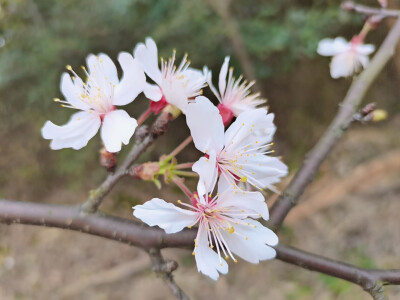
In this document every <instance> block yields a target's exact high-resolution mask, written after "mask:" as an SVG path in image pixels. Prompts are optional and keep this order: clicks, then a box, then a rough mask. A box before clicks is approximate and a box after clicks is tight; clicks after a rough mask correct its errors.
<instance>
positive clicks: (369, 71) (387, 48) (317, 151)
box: [269, 19, 400, 230]
mask: <svg viewBox="0 0 400 300" xmlns="http://www.w3.org/2000/svg"><path fill="white" fill-rule="evenodd" d="M399 40H400V19H398V20H397V21H396V23H395V25H394V26H393V27H392V29H391V30H390V32H389V34H388V36H387V37H386V39H385V40H384V42H383V43H382V46H381V47H380V49H379V51H378V52H377V53H376V54H375V56H374V58H373V59H372V60H371V63H370V64H369V66H368V68H366V69H365V70H364V71H363V72H362V73H361V74H360V75H359V76H358V77H357V79H356V80H355V81H354V83H353V84H352V85H351V87H350V89H349V91H348V92H347V95H346V97H345V98H344V100H343V102H342V103H341V105H340V109H339V111H338V113H337V115H336V117H335V118H334V120H333V121H332V123H331V125H330V126H329V128H328V129H327V130H326V131H325V133H324V134H323V136H322V137H321V138H320V139H319V141H318V142H317V144H316V145H315V146H314V148H313V149H312V150H311V151H310V152H309V154H307V156H306V159H305V160H304V161H303V164H302V166H301V168H300V169H299V170H298V171H297V173H296V175H295V176H294V178H293V179H292V181H291V182H290V183H289V186H288V187H287V188H286V190H285V191H284V192H283V194H282V195H281V196H280V197H279V198H278V200H277V201H276V202H275V203H274V205H273V206H272V208H271V218H270V222H269V224H270V226H271V227H272V228H274V229H276V230H277V229H279V228H280V226H281V224H282V222H283V220H284V219H285V217H286V216H287V214H288V213H289V211H290V210H291V209H292V208H293V207H294V206H295V205H296V204H297V201H298V199H299V197H300V196H301V195H302V194H303V192H304V190H305V188H306V187H307V186H308V185H309V184H310V183H311V181H312V180H313V178H314V176H315V174H316V172H317V170H318V169H319V167H320V165H321V164H322V162H323V161H324V160H325V159H326V157H327V156H328V154H329V153H330V152H331V150H332V149H333V147H334V146H335V144H336V143H337V142H338V141H339V140H340V138H341V137H342V135H343V133H344V132H345V130H346V129H347V127H348V126H349V124H350V123H351V122H352V119H353V115H354V113H355V112H356V111H357V109H358V107H359V105H360V103H361V101H362V100H363V98H364V96H365V94H366V93H367V91H368V89H369V88H370V86H371V85H372V83H373V82H374V80H375V79H376V78H377V76H378V74H379V73H380V72H381V70H382V69H383V67H384V66H385V64H386V63H387V62H388V60H389V59H390V58H391V57H392V55H393V54H394V51H395V47H396V44H397V43H398V41H399Z"/></svg>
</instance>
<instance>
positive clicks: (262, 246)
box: [221, 219, 278, 264]
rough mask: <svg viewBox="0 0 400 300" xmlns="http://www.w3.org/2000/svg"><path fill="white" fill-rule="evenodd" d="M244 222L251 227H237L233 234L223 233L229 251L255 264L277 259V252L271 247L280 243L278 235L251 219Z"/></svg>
mask: <svg viewBox="0 0 400 300" xmlns="http://www.w3.org/2000/svg"><path fill="white" fill-rule="evenodd" d="M244 221H245V222H247V223H248V224H249V225H247V224H237V225H235V226H234V230H235V231H234V232H233V233H232V234H230V233H229V232H227V231H221V234H222V236H223V238H224V240H225V241H226V243H227V244H228V247H229V249H230V250H231V251H232V252H233V253H234V254H236V255H238V256H239V257H241V258H242V259H244V260H246V261H248V262H250V263H253V264H257V263H259V262H260V261H263V260H268V259H273V258H275V256H276V251H275V249H273V248H272V247H270V246H274V245H276V244H277V243H278V237H277V236H276V234H275V233H274V232H273V231H272V230H270V229H268V228H267V227H264V226H263V225H262V224H261V223H259V222H257V221H254V220H251V219H247V220H244ZM254 226H255V227H254Z"/></svg>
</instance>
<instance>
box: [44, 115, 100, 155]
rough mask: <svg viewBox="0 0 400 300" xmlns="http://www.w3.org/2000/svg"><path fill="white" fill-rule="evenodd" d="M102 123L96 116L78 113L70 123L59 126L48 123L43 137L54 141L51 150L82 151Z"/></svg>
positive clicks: (45, 125)
mask: <svg viewBox="0 0 400 300" xmlns="http://www.w3.org/2000/svg"><path fill="white" fill-rule="evenodd" d="M100 124H101V121H100V117H99V116H98V115H96V114H90V113H88V112H78V113H75V114H73V115H72V116H71V119H70V120H69V122H68V123H67V124H65V125H63V126H58V125H55V124H53V123H52V122H50V121H47V122H46V123H45V124H44V126H43V128H42V136H43V138H45V139H48V140H52V141H51V143H50V148H51V149H53V150H59V149H63V148H73V149H75V150H78V149H81V148H83V147H85V146H86V145H87V143H88V142H89V140H90V139H91V138H92V137H93V136H94V135H95V134H96V133H97V131H98V130H99V127H100Z"/></svg>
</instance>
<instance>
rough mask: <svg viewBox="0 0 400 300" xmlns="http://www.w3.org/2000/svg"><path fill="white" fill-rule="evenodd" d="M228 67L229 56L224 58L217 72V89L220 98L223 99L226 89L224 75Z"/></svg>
mask: <svg viewBox="0 0 400 300" xmlns="http://www.w3.org/2000/svg"><path fill="white" fill-rule="evenodd" d="M228 67H229V56H227V57H225V60H224V63H223V64H222V67H221V71H219V81H218V88H219V93H220V94H221V97H222V98H223V97H224V94H225V89H226V75H227V74H228Z"/></svg>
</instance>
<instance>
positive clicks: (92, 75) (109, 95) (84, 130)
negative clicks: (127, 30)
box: [42, 52, 146, 152]
mask: <svg viewBox="0 0 400 300" xmlns="http://www.w3.org/2000/svg"><path fill="white" fill-rule="evenodd" d="M118 61H119V63H120V65H121V67H122V70H123V72H124V76H123V77H122V79H121V81H119V79H118V73H117V68H116V67H115V65H114V63H113V62H112V60H111V59H110V57H108V56H107V55H106V54H99V55H98V56H95V55H93V54H90V55H89V56H88V57H87V59H86V63H87V66H88V71H86V68H85V67H82V69H83V70H84V71H85V74H86V76H87V81H86V83H84V82H83V81H82V79H81V78H80V77H79V76H78V75H77V74H76V73H75V72H74V71H73V70H72V68H71V66H67V69H68V70H69V71H71V72H72V73H73V74H74V76H73V77H72V78H71V76H70V75H69V74H68V73H64V74H63V75H62V77H61V85H60V88H61V92H62V93H63V95H64V97H65V100H59V99H54V100H55V101H56V102H60V103H62V106H63V107H67V108H73V109H77V110H81V111H80V112H77V113H75V114H73V115H72V116H71V119H70V120H69V122H68V123H67V124H65V125H63V126H58V125H55V124H53V123H52V122H51V121H47V122H46V123H45V124H44V126H43V128H42V135H43V137H44V138H45V139H49V140H52V141H51V143H50V147H51V149H54V150H58V149H62V148H73V149H75V150H78V149H81V148H83V147H84V146H86V145H87V143H88V141H89V140H90V139H91V138H92V137H93V136H94V135H95V134H96V133H97V131H98V130H99V128H100V127H101V138H102V140H103V143H104V146H105V148H106V149H107V151H109V152H118V151H120V150H121V143H124V144H128V143H129V140H130V138H131V137H132V135H133V133H134V132H135V129H136V127H137V122H136V120H135V119H134V118H131V117H130V116H129V115H128V113H127V112H126V111H124V110H121V109H116V106H120V105H126V104H128V103H130V102H132V101H133V100H134V99H135V98H136V97H137V95H138V94H139V93H141V92H142V91H143V88H144V85H145V82H146V77H145V75H144V72H143V70H142V68H141V67H140V65H139V64H138V62H137V61H135V60H134V58H133V57H132V55H131V54H129V53H126V52H122V53H120V54H119V56H118Z"/></svg>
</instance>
